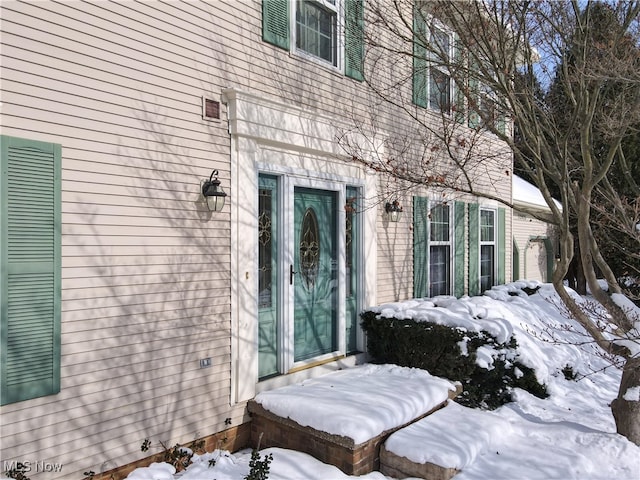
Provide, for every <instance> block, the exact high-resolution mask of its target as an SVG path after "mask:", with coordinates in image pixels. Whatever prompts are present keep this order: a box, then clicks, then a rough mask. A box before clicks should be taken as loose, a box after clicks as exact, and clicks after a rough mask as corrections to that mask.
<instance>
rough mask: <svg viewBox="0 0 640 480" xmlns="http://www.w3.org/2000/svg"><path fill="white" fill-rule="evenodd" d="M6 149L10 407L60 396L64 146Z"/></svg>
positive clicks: (4, 393)
mask: <svg viewBox="0 0 640 480" xmlns="http://www.w3.org/2000/svg"><path fill="white" fill-rule="evenodd" d="M0 144H1V145H0V149H1V168H2V181H1V183H0V200H1V201H0V205H1V208H2V214H1V215H0V218H1V223H2V225H1V226H2V228H1V234H0V254H1V261H0V264H1V265H0V266H1V269H0V272H1V273H0V305H1V309H2V311H1V312H0V313H1V314H2V317H1V318H2V320H1V323H0V330H1V332H0V333H1V335H0V338H1V343H0V356H1V358H0V382H1V383H0V391H1V395H0V397H1V398H0V403H1V404H2V405H6V404H8V403H14V402H19V401H22V400H28V399H31V398H36V397H41V396H45V395H51V394H54V393H57V392H59V391H60V310H61V309H60V257H61V250H60V245H61V244H60V238H61V234H60V163H61V147H60V145H57V144H52V143H44V142H36V141H31V140H23V139H19V138H13V137H6V136H2V137H0ZM34 179H37V181H38V184H37V189H38V195H37V201H35V200H36V199H35V198H34V196H33V181H34Z"/></svg>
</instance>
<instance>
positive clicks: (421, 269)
mask: <svg viewBox="0 0 640 480" xmlns="http://www.w3.org/2000/svg"><path fill="white" fill-rule="evenodd" d="M427 215H428V200H427V199H426V198H424V197H413V296H414V297H415V298H419V297H426V296H427V295H428V292H429V288H428V287H429V285H428V278H427V272H428V271H429V270H428V265H427V258H428V253H429V252H428V245H427V238H428V237H427V222H428V218H427Z"/></svg>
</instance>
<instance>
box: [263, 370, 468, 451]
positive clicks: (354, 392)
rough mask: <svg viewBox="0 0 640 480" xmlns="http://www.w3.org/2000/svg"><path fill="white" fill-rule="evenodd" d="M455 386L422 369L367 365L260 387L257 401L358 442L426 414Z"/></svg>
mask: <svg viewBox="0 0 640 480" xmlns="http://www.w3.org/2000/svg"><path fill="white" fill-rule="evenodd" d="M455 389H456V387H455V385H454V384H453V383H452V382H450V381H448V380H444V379H442V378H438V377H434V376H432V375H430V374H429V373H428V372H426V371H424V370H419V369H416V368H406V367H398V366H396V365H364V366H360V367H354V368H350V369H348V370H341V371H338V372H334V373H331V374H330V375H325V376H323V377H320V378H315V379H310V380H306V381H304V382H302V383H298V384H294V385H289V386H286V387H282V388H278V389H276V390H270V391H267V392H262V393H260V394H258V395H257V396H256V398H255V400H256V402H258V403H260V404H261V405H262V407H263V408H264V409H266V410H268V411H270V412H272V413H275V414H276V415H279V416H281V417H284V418H286V417H289V418H290V419H291V420H294V421H295V422H297V423H299V424H300V425H303V426H310V427H313V428H315V429H316V430H320V431H322V432H326V433H330V434H333V435H340V436H343V437H348V438H351V439H353V441H354V444H356V445H358V444H360V443H363V442H366V441H367V440H369V439H371V438H373V437H376V436H377V435H379V434H381V433H382V432H385V431H387V430H390V429H392V428H397V427H399V426H400V425H404V424H405V423H407V422H410V421H411V420H413V419H414V418H417V417H419V416H421V415H423V414H425V413H427V412H428V411H429V410H432V409H433V408H435V407H436V406H438V405H439V404H441V403H442V402H444V401H445V400H447V398H448V396H449V391H455ZM337 405H339V406H340V408H336V406H337Z"/></svg>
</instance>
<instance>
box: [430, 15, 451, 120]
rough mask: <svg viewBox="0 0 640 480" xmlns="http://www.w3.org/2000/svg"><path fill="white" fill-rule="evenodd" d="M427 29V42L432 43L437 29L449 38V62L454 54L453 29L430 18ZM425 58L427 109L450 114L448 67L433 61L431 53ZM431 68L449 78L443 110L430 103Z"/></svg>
mask: <svg viewBox="0 0 640 480" xmlns="http://www.w3.org/2000/svg"><path fill="white" fill-rule="evenodd" d="M427 28H428V30H429V43H430V44H432V43H433V36H434V31H435V30H438V31H440V32H442V33H443V34H444V35H446V36H447V37H448V39H449V52H448V53H447V62H449V63H450V62H451V61H452V59H453V55H454V51H453V48H454V42H455V38H454V34H453V31H452V30H451V29H450V28H447V27H446V26H445V25H444V24H442V23H441V22H436V21H435V20H432V21H431V23H430V24H429V25H428V26H427ZM427 56H428V57H430V58H427V65H428V66H427V79H426V80H427V106H428V108H429V109H431V110H436V111H439V112H441V113H444V114H447V115H450V114H451V104H452V93H453V88H454V85H453V78H452V76H451V72H450V71H449V69H448V68H447V67H445V66H443V65H438V64H437V63H434V62H433V60H432V59H433V55H428V54H427ZM432 69H435V70H437V71H438V72H440V73H442V74H443V75H446V76H447V78H448V79H449V95H448V97H449V98H448V101H447V103H448V105H447V107H448V108H447V109H446V110H443V109H442V108H441V107H440V106H439V105H437V104H432V102H431V72H432Z"/></svg>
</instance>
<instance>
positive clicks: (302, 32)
mask: <svg viewBox="0 0 640 480" xmlns="http://www.w3.org/2000/svg"><path fill="white" fill-rule="evenodd" d="M335 3H336V2H335V0H333V1H331V0H325V1H311V0H298V2H297V4H296V48H297V49H299V50H302V51H303V52H306V53H308V54H310V55H312V56H314V57H316V58H319V59H321V60H324V61H326V62H329V63H331V65H333V66H334V67H337V66H338V47H337V45H338V28H337V24H338V12H337V9H336V5H335Z"/></svg>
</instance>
